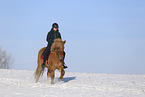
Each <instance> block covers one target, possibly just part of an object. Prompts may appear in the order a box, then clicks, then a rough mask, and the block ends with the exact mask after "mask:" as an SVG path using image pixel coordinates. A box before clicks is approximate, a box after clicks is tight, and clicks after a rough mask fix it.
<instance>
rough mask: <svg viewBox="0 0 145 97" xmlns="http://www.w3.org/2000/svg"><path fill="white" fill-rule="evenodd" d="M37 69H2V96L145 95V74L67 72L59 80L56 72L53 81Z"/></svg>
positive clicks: (143, 96) (140, 96)
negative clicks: (36, 74)
mask: <svg viewBox="0 0 145 97" xmlns="http://www.w3.org/2000/svg"><path fill="white" fill-rule="evenodd" d="M34 72H35V71H27V70H5V69H0V97H145V75H129V74H97V73H77V72H66V74H65V76H64V79H63V80H62V81H61V82H59V81H58V78H59V72H56V73H55V75H56V77H55V84H53V85H52V84H50V82H48V80H47V76H46V72H45V73H44V75H43V77H41V78H40V80H39V83H35V80H34Z"/></svg>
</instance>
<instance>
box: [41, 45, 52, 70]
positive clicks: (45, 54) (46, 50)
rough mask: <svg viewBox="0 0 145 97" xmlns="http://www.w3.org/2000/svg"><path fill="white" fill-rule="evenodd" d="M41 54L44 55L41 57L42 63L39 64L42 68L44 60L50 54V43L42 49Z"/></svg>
mask: <svg viewBox="0 0 145 97" xmlns="http://www.w3.org/2000/svg"><path fill="white" fill-rule="evenodd" d="M42 54H43V55H44V57H43V63H42V65H41V66H42V68H44V67H45V62H46V60H47V58H48V56H49V54H50V45H48V46H47V47H46V49H45V50H44V52H43V53H42Z"/></svg>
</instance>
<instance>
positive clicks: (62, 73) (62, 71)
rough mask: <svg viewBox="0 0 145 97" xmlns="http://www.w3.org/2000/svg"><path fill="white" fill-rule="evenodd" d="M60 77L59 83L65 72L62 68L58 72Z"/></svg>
mask: <svg viewBox="0 0 145 97" xmlns="http://www.w3.org/2000/svg"><path fill="white" fill-rule="evenodd" d="M59 71H60V73H61V74H60V77H59V81H61V80H62V79H63V76H64V74H65V71H64V68H63V67H62V68H61V69H60V70H59Z"/></svg>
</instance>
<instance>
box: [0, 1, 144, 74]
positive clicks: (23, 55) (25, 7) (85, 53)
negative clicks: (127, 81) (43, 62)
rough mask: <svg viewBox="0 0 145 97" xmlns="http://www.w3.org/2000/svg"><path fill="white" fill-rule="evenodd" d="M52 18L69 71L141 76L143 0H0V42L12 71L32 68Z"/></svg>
mask: <svg viewBox="0 0 145 97" xmlns="http://www.w3.org/2000/svg"><path fill="white" fill-rule="evenodd" d="M55 22H56V23H58V24H59V30H60V33H61V36H62V39H63V40H66V41H67V42H66V44H65V52H66V59H65V63H66V65H67V66H68V67H69V68H68V69H66V71H67V72H87V73H118V74H145V70H144V69H145V1H144V0H70V1H68V0H41V1H40V0H0V46H1V47H2V49H4V50H6V51H7V53H8V54H10V55H11V57H12V58H13V60H14V63H13V64H12V65H11V68H12V69H16V70H35V69H36V67H37V56H38V51H39V50H40V49H41V48H42V47H45V46H47V42H46V36H47V33H48V32H49V31H50V29H51V26H52V24H53V23H55Z"/></svg>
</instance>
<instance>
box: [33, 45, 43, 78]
mask: <svg viewBox="0 0 145 97" xmlns="http://www.w3.org/2000/svg"><path fill="white" fill-rule="evenodd" d="M45 48H46V47H44V48H42V49H40V51H39V52H38V59H37V64H38V66H37V69H36V71H35V79H39V77H40V76H42V75H43V73H44V70H45V67H44V68H42V67H41V64H42V63H41V60H42V59H41V54H42V52H43V51H44V49H45Z"/></svg>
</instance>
